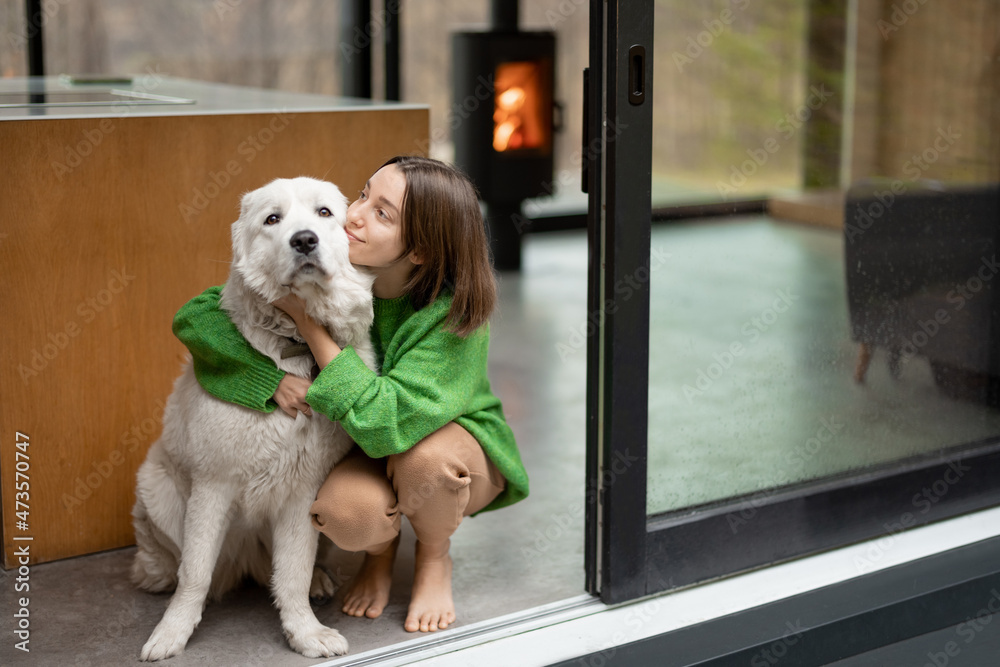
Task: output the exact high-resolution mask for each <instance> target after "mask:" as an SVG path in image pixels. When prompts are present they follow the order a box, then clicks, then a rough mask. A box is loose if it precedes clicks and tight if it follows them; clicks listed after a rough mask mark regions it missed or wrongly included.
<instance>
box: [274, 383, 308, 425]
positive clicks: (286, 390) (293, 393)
mask: <svg viewBox="0 0 1000 667" xmlns="http://www.w3.org/2000/svg"><path fill="white" fill-rule="evenodd" d="M311 385H312V382H311V381H310V380H306V379H305V378H300V377H298V376H296V375H285V377H283V378H281V382H279V383H278V388H277V389H276V390H275V391H274V401H275V402H276V403H277V404H278V407H279V408H281V410H282V411H283V412H284V413H285V414H286V415H288V416H289V417H292V418H293V419H294V418H295V417H297V416H298V413H299V412H301V413H302V414H304V415H305V416H306V417H311V416H312V410H311V409H310V408H309V404H308V403H306V392H307V391H309V387H310V386H311Z"/></svg>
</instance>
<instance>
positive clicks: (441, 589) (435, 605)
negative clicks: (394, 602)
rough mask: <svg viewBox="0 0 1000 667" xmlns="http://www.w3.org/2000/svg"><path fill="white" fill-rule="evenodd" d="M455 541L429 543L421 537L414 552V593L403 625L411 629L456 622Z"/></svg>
mask: <svg viewBox="0 0 1000 667" xmlns="http://www.w3.org/2000/svg"><path fill="white" fill-rule="evenodd" d="M450 546H451V542H450V541H448V540H445V542H444V543H443V544H441V545H426V544H424V543H423V542H420V541H417V550H416V554H415V556H414V563H415V567H414V574H413V595H412V597H411V598H410V608H409V610H407V612H406V621H405V622H404V623H403V628H404V629H405V630H406V631H407V632H416V631H417V630H419V631H420V632H434V631H435V630H444V629H445V628H447V627H448V626H449V625H451V624H452V623H454V622H455V603H454V602H453V601H452V597H451V556H449V555H448V548H449V547H450Z"/></svg>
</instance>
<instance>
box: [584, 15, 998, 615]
mask: <svg viewBox="0 0 1000 667" xmlns="http://www.w3.org/2000/svg"><path fill="white" fill-rule="evenodd" d="M957 4H958V5H959V6H960V7H959V9H960V10H961V11H956V12H950V11H948V10H947V9H945V8H935V7H933V6H931V5H921V6H920V7H919V8H918V9H916V10H915V11H914V12H912V13H908V14H907V13H904V14H903V15H898V16H897V15H894V10H893V7H890V6H886V7H882V4H881V3H858V2H848V1H847V0H843V1H833V0H810V1H809V2H806V3H802V2H797V1H796V2H793V1H791V0H789V1H788V2H777V3H767V4H765V5H761V6H758V5H756V4H751V3H746V2H739V1H734V2H732V3H717V2H707V1H706V2H679V1H677V2H675V1H670V0H663V1H658V2H655V3H654V2H653V1H652V0H643V1H636V2H628V3H603V2H593V3H591V58H590V67H589V69H588V72H587V73H586V77H585V78H586V89H587V91H588V93H587V102H586V104H587V114H586V119H587V122H586V126H587V131H586V132H585V135H584V142H585V149H586V152H585V155H586V156H587V157H588V161H587V164H586V186H587V189H588V193H589V197H590V208H589V229H590V252H591V257H590V287H589V289H590V292H589V293H590V297H589V309H590V316H591V321H593V322H595V323H599V326H598V327H597V330H596V332H595V334H594V335H593V336H592V337H591V339H590V341H589V348H588V353H589V369H588V373H589V381H588V386H589V387H590V389H589V392H590V394H589V397H588V428H589V434H588V487H587V489H588V493H587V500H588V513H587V539H588V545H587V547H588V548H587V553H588V561H587V572H588V589H589V590H591V591H592V592H595V593H599V594H600V595H601V597H602V599H604V600H605V601H607V602H619V601H623V600H627V599H632V598H635V597H639V596H643V595H647V594H651V593H656V592H659V591H663V590H668V589H671V588H676V587H680V586H686V585H690V584H692V583H697V582H700V581H706V580H708V579H712V578H716V577H719V576H724V575H728V574H732V573H735V572H740V571H744V570H748V569H751V568H756V567H760V566H764V565H768V564H772V563H776V562H780V561H783V560H787V559H790V558H795V557H799V556H803V555H807V554H810V553H815V552H818V551H821V550H825V549H829V548H834V547H837V546H841V545H844V544H847V543H850V542H855V541H859V540H864V539H870V538H873V537H877V536H880V535H887V536H892V535H893V534H896V533H898V532H900V531H902V530H906V529H907V528H911V527H914V526H917V525H922V524H926V523H928V522H932V521H937V520H941V519H945V518H949V517H953V516H956V515H958V514H961V513H965V512H969V511H974V510H976V509H981V508H984V507H989V506H993V505H996V504H998V503H1000V485H998V484H997V483H996V482H995V481H994V480H996V479H1000V476H998V474H1000V282H998V281H997V277H998V275H1000V266H998V264H997V250H998V246H1000V185H998V183H1000V117H998V116H997V109H1000V89H998V88H997V87H996V86H988V85H982V82H983V81H987V80H993V79H995V74H996V69H995V68H996V65H995V62H994V60H995V56H992V55H991V54H995V52H996V49H997V48H998V47H1000V37H998V35H1000V30H998V28H1000V9H998V8H997V7H996V5H995V3H990V2H987V1H986V0H963V2H960V3H957ZM895 14H899V12H895ZM654 61H655V62H654ZM991 72H992V74H991ZM991 77H992V78H991ZM671 208H675V209H678V210H684V211H686V212H687V217H680V219H677V218H678V217H679V216H676V215H673V216H671V215H668V214H664V212H665V211H666V212H669V211H670V209H671ZM727 210H731V211H744V212H745V211H756V212H753V213H743V214H741V215H726V216H719V215H718V214H719V213H720V212H725V211H727ZM699 212H700V213H712V214H713V217H711V218H709V217H692V216H693V214H695V213H699ZM654 218H672V221H671V222H669V223H656V224H653V222H652V221H653V219H654ZM872 558H873V559H876V560H877V558H878V554H873V555H872ZM873 563H874V561H873ZM873 563H869V564H867V565H866V564H865V563H859V564H858V568H859V573H860V572H863V571H865V568H866V567H869V566H870V565H872V564H873Z"/></svg>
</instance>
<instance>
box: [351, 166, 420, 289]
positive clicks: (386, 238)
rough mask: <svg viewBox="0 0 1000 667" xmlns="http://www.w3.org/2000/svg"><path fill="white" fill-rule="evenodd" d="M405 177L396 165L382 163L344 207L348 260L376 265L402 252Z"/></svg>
mask: <svg viewBox="0 0 1000 667" xmlns="http://www.w3.org/2000/svg"><path fill="white" fill-rule="evenodd" d="M405 191H406V179H405V178H404V177H403V174H402V173H400V171H399V169H397V168H396V165H394V164H390V165H387V166H385V167H382V168H381V169H379V170H378V171H377V172H375V174H374V175H372V177H371V178H370V179H368V182H367V183H366V184H365V188H364V190H362V191H361V196H359V197H358V198H357V199H356V200H355V201H354V203H353V204H351V205H350V206H349V207H348V208H347V225H346V227H345V229H346V230H347V238H348V240H349V241H350V243H351V245H350V258H351V263H352V264H356V265H360V266H367V267H370V268H372V269H380V268H385V267H389V266H392V265H394V264H396V261H397V260H398V259H400V255H401V254H402V253H403V239H402V202H403V194H404V192H405Z"/></svg>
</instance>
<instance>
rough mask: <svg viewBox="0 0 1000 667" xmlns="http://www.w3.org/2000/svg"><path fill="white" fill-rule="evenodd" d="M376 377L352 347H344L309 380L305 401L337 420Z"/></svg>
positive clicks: (348, 409)
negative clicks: (310, 381) (310, 384)
mask: <svg viewBox="0 0 1000 667" xmlns="http://www.w3.org/2000/svg"><path fill="white" fill-rule="evenodd" d="M376 377H377V376H376V375H375V372H374V371H373V370H372V369H370V368H368V367H367V366H365V362H363V361H361V357H359V356H358V353H357V352H355V351H354V348H353V347H345V348H344V349H343V350H341V351H340V354H338V355H337V356H336V357H334V358H333V361H331V362H330V363H328V364H327V365H326V368H324V369H323V370H321V371H320V373H319V375H318V376H317V377H316V379H315V380H313V383H312V386H311V387H309V392H308V393H307V394H306V402H307V403H309V406H310V407H312V409H314V410H317V411H319V412H320V413H321V414H324V415H326V416H327V417H329V418H330V419H332V420H333V421H340V420H342V419H343V418H344V417H345V416H346V415H347V413H348V411H350V409H351V407H352V406H354V404H355V403H357V402H358V400H359V399H360V398H361V396H362V395H363V394H364V393H365V391H366V390H367V389H368V387H369V385H371V383H372V382H374V381H375V378H376Z"/></svg>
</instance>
